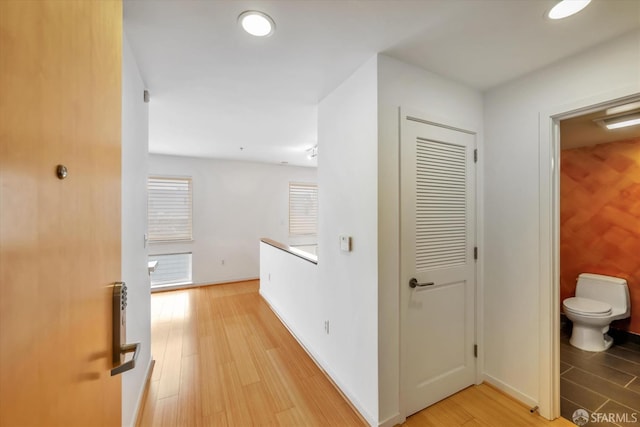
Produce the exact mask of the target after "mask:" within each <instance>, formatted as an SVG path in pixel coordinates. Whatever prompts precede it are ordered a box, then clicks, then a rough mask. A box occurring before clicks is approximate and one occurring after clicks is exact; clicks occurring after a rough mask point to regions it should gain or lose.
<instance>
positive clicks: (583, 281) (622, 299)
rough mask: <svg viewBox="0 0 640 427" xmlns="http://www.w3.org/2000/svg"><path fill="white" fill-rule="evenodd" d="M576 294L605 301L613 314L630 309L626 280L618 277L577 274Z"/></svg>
mask: <svg viewBox="0 0 640 427" xmlns="http://www.w3.org/2000/svg"><path fill="white" fill-rule="evenodd" d="M576 296H577V297H582V298H589V299H592V300H596V301H602V302H606V303H607V304H609V305H611V307H612V309H613V313H614V314H620V313H625V312H626V313H628V312H629V311H630V307H629V288H628V287H627V281H626V280H625V279H621V278H619V277H611V276H603V275H601V274H591V273H582V274H581V275H579V276H578V284H577V285H576Z"/></svg>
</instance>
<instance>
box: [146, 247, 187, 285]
mask: <svg viewBox="0 0 640 427" xmlns="http://www.w3.org/2000/svg"><path fill="white" fill-rule="evenodd" d="M149 261H158V264H157V265H156V268H155V270H154V271H153V272H152V273H151V287H154V286H161V285H185V284H191V282H192V279H191V252H188V253H180V254H163V255H149Z"/></svg>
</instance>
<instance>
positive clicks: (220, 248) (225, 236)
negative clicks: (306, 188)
mask: <svg viewBox="0 0 640 427" xmlns="http://www.w3.org/2000/svg"><path fill="white" fill-rule="evenodd" d="M149 174H151V175H167V176H190V177H192V179H193V242H188V243H172V244H167V243H151V244H150V248H149V250H150V253H152V254H159V253H175V252H193V259H192V263H193V282H194V283H196V284H210V283H221V282H232V281H238V280H245V279H254V278H256V277H258V276H259V275H260V265H259V261H260V250H259V243H260V238H262V237H268V238H270V239H273V240H276V241H279V242H282V243H285V244H296V243H305V242H308V241H309V238H306V239H304V238H298V239H296V240H295V241H294V240H292V239H290V238H289V228H288V227H289V210H288V209H289V182H290V181H295V182H316V169H315V168H305V167H295V166H280V165H271V164H265V163H250V162H239V161H229V160H214V159H203V158H194V157H178V156H166V155H159V154H150V155H149ZM311 240H312V243H316V238H315V237H314V238H312V239H311ZM223 260H224V264H223V263H222V262H223Z"/></svg>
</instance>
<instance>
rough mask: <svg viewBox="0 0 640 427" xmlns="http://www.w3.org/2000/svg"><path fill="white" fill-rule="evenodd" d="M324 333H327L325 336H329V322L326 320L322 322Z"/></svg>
mask: <svg viewBox="0 0 640 427" xmlns="http://www.w3.org/2000/svg"><path fill="white" fill-rule="evenodd" d="M324 331H325V332H326V333H327V335H329V321H328V320H325V321H324Z"/></svg>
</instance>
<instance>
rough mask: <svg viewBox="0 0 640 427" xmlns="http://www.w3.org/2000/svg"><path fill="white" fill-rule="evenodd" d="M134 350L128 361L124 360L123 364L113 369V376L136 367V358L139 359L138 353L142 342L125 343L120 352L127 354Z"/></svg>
mask: <svg viewBox="0 0 640 427" xmlns="http://www.w3.org/2000/svg"><path fill="white" fill-rule="evenodd" d="M131 352H133V357H132V358H131V360H129V361H128V362H124V363H123V364H122V365H118V366H116V367H115V368H113V369H112V370H111V376H114V375H118V374H121V373H123V372H127V371H130V370H131V369H133V368H135V367H136V360H138V354H139V353H140V343H139V342H137V343H135V344H124V345H122V346H121V347H120V354H127V353H131Z"/></svg>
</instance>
